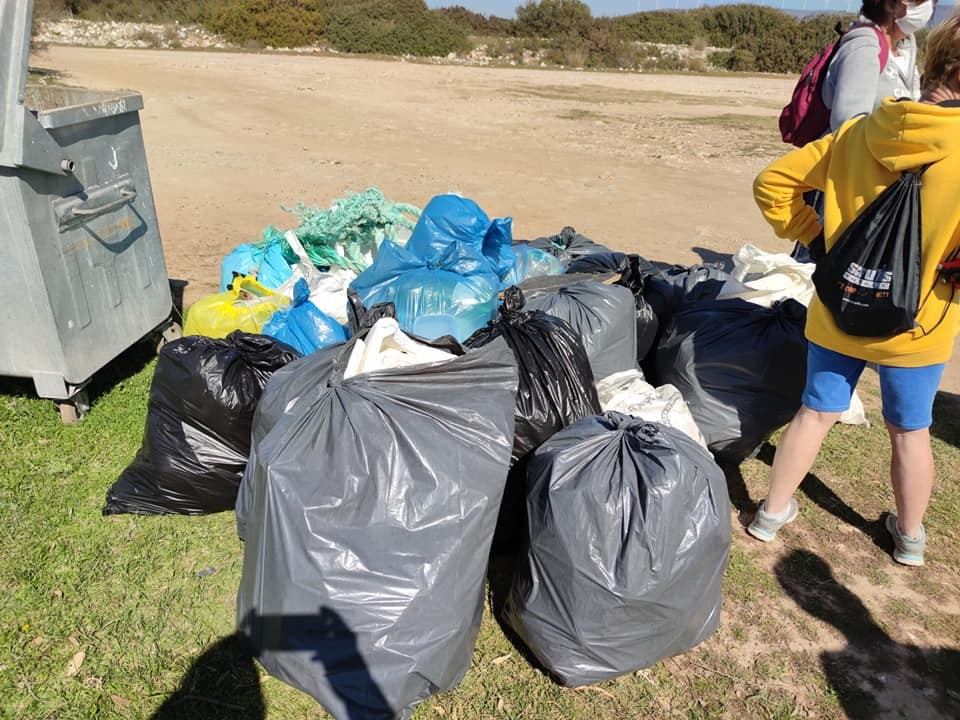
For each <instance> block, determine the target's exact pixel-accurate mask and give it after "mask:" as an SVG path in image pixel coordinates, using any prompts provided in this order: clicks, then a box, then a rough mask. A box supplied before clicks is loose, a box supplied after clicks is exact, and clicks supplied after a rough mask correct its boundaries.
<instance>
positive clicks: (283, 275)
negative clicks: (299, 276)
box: [220, 240, 293, 292]
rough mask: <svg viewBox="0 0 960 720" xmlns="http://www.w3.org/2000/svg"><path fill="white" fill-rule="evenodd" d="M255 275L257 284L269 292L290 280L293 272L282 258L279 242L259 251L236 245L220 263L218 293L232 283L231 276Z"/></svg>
mask: <svg viewBox="0 0 960 720" xmlns="http://www.w3.org/2000/svg"><path fill="white" fill-rule="evenodd" d="M234 273H238V274H240V275H256V277H257V282H259V283H260V284H261V285H263V286H264V287H268V288H270V289H271V290H273V289H276V288H278V287H280V286H281V285H283V283H284V282H286V281H287V280H289V279H290V276H291V275H293V271H292V270H291V269H290V265H289V264H287V261H286V259H285V258H284V257H283V247H282V246H281V244H280V241H279V240H275V241H273V242H271V243H270V244H269V245H267V247H266V249H260V248H258V247H256V246H254V245H238V246H237V247H235V248H234V249H233V251H232V252H230V253H229V254H228V255H227V256H226V257H224V258H223V261H222V262H221V263H220V292H224V291H226V289H227V286H228V285H229V284H230V283H231V282H233V274H234Z"/></svg>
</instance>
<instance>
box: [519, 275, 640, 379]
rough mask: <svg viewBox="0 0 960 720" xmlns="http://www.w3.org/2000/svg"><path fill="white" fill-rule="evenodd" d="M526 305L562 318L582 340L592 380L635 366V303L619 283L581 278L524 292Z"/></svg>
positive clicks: (630, 293) (628, 292)
mask: <svg viewBox="0 0 960 720" xmlns="http://www.w3.org/2000/svg"><path fill="white" fill-rule="evenodd" d="M527 307H528V308H529V309H531V310H543V312H545V313H547V315H552V316H553V317H557V318H560V319H561V320H566V321H567V322H568V323H569V324H570V327H572V328H573V329H574V331H575V332H576V333H577V334H578V335H579V336H580V339H581V340H583V346H584V348H586V351H587V357H588V358H589V360H590V368H591V369H592V371H593V378H594V380H602V379H603V378H605V377H607V376H608V375H613V373H615V372H621V371H622V370H632V369H633V368H635V367H636V366H637V307H636V304H635V302H634V299H633V293H632V292H630V290H629V289H627V288H625V287H623V286H622V285H604V284H603V283H600V282H594V281H590V280H588V281H585V282H581V283H577V284H576V285H570V286H568V287H565V288H561V289H560V290H558V291H557V292H554V293H542V294H541V293H536V292H532V293H527Z"/></svg>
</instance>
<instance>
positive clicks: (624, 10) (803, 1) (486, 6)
mask: <svg viewBox="0 0 960 720" xmlns="http://www.w3.org/2000/svg"><path fill="white" fill-rule="evenodd" d="M735 2H743V0H708V1H707V2H704V0H586V3H587V5H589V6H590V12H591V13H592V14H593V16H594V17H599V16H601V15H629V14H630V13H635V12H639V11H643V10H657V9H667V8H670V9H673V8H680V9H681V10H689V9H691V8H694V7H699V6H701V5H722V4H727V3H735ZM524 4H526V0H427V5H428V6H429V7H432V8H435V7H444V6H450V5H462V6H463V7H465V8H468V9H469V10H473V11H474V12H478V13H482V14H484V15H496V16H498V17H513V16H514V12H515V11H516V9H517V6H518V5H524ZM757 4H758V5H769V6H771V7H778V8H785V9H789V10H832V11H837V12H839V11H847V10H849V11H850V12H855V11H856V10H857V9H859V7H860V0H762V1H761V2H758V3H757ZM950 5H951V3H950V1H949V0H941V2H940V7H939V8H938V9H937V16H938V17H940V16H942V15H944V14H945V13H947V12H949V10H950V7H949V6H950Z"/></svg>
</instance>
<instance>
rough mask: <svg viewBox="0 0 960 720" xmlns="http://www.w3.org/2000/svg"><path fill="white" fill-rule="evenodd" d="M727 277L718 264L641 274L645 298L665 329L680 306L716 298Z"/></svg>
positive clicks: (676, 267) (727, 274)
mask: <svg viewBox="0 0 960 720" xmlns="http://www.w3.org/2000/svg"><path fill="white" fill-rule="evenodd" d="M729 277H730V273H728V272H727V271H726V270H724V269H723V267H721V266H720V265H718V264H716V265H715V264H706V265H690V266H687V265H674V266H673V267H669V268H665V269H662V270H659V271H657V272H654V273H651V274H648V275H646V277H644V297H645V298H646V300H647V302H648V303H650V306H651V307H652V308H653V311H654V312H655V313H656V315H657V317H658V318H659V320H660V327H661V328H662V329H666V327H667V325H669V324H670V320H671V319H672V318H673V313H674V312H676V310H677V309H678V308H680V307H681V306H683V305H686V304H689V303H693V302H700V301H703V300H714V299H716V297H717V296H718V295H719V294H720V290H721V289H722V288H723V284H724V283H725V282H726V281H727V280H728V279H729Z"/></svg>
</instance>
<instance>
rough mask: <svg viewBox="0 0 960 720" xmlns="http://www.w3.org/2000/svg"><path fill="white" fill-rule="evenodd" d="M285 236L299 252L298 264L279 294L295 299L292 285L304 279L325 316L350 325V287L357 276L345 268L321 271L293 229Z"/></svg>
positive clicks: (311, 296)
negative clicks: (348, 310) (314, 264)
mask: <svg viewBox="0 0 960 720" xmlns="http://www.w3.org/2000/svg"><path fill="white" fill-rule="evenodd" d="M283 237H284V238H285V239H286V241H287V243H288V244H289V245H290V248H291V249H292V250H293V252H294V253H296V255H297V257H298V258H299V262H298V263H297V264H296V265H294V266H293V268H292V270H293V275H292V276H291V277H290V279H289V280H287V281H286V282H285V283H283V285H281V286H280V287H279V288H277V290H276V292H278V293H281V294H282V295H286V296H287V297H289V298H290V299H293V286H294V285H296V284H297V280H299V279H300V278H303V279H305V280H306V281H307V285H309V286H310V302H312V303H313V304H314V305H316V307H317V309H318V310H320V312H322V313H324V314H325V315H329V316H330V317H332V318H333V319H334V320H336V321H337V322H338V323H340V324H341V325H346V324H347V288H348V287H350V283H351V281H353V279H354V278H356V277H357V276H356V274H355V273H353V272H352V271H350V270H346V269H344V268H337V269H335V270H334V271H333V272H326V273H325V272H320V271H319V270H317V269H316V268H315V267H314V266H313V263H312V262H310V257H309V256H308V255H307V251H306V250H305V249H304V247H303V245H302V244H301V243H300V238H298V237H297V236H296V234H295V233H294V232H293V231H292V230H287V231H286V232H285V233H284V234H283Z"/></svg>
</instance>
